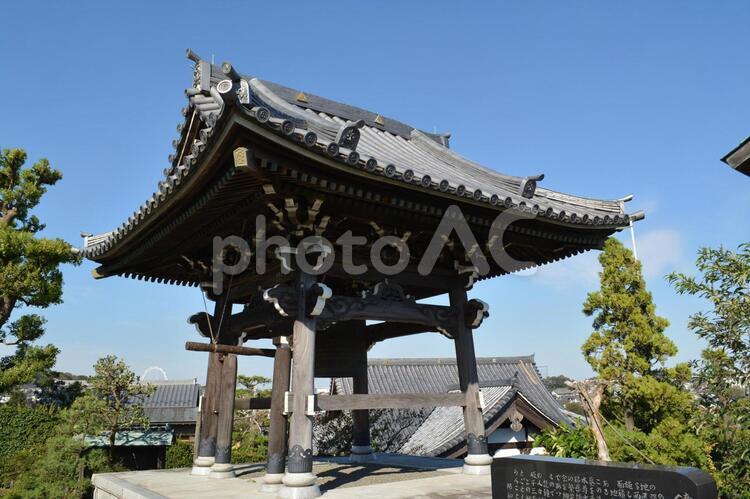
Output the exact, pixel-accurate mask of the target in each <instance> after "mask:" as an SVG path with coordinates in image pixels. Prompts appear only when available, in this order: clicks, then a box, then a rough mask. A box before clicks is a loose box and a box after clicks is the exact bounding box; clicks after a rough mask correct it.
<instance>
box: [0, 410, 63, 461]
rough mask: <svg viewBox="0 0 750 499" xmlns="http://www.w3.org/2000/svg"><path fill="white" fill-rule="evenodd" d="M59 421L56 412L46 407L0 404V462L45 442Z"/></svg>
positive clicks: (53, 432)
mask: <svg viewBox="0 0 750 499" xmlns="http://www.w3.org/2000/svg"><path fill="white" fill-rule="evenodd" d="M59 422H60V420H59V417H58V416H57V414H56V413H55V412H54V411H53V410H51V409H48V408H46V407H45V408H42V407H37V408H31V407H22V406H5V405H3V406H0V462H7V461H8V460H9V459H10V458H11V457H12V456H14V455H15V454H16V453H18V452H20V451H22V450H24V449H28V448H30V447H32V446H34V445H36V444H43V443H44V442H46V441H47V439H48V438H49V437H51V436H52V435H54V434H55V427H56V426H57V424H58V423H59Z"/></svg>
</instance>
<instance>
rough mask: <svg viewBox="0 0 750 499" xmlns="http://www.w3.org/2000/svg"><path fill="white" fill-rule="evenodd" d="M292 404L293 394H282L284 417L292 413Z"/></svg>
mask: <svg viewBox="0 0 750 499" xmlns="http://www.w3.org/2000/svg"><path fill="white" fill-rule="evenodd" d="M293 403H294V394H293V393H292V392H284V411H283V414H284V416H288V415H289V414H291V413H292V404H293Z"/></svg>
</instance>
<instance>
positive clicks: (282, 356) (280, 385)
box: [261, 336, 292, 492]
mask: <svg viewBox="0 0 750 499" xmlns="http://www.w3.org/2000/svg"><path fill="white" fill-rule="evenodd" d="M273 343H274V345H276V354H275V355H274V358H273V385H272V387H271V410H270V415H269V416H270V417H269V419H270V427H269V430H268V458H267V460H266V474H265V476H264V477H263V482H264V485H263V488H262V489H261V490H262V491H263V492H273V491H275V490H278V489H279V488H280V486H281V483H282V480H283V478H284V468H285V466H286V437H287V431H286V417H285V416H284V396H285V393H286V392H287V391H289V376H290V368H291V363H292V350H291V349H290V348H289V342H288V341H287V338H286V337H284V336H279V337H277V338H274V339H273Z"/></svg>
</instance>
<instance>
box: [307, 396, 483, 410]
mask: <svg viewBox="0 0 750 499" xmlns="http://www.w3.org/2000/svg"><path fill="white" fill-rule="evenodd" d="M295 398H296V397H295ZM475 404H476V402H475ZM465 405H467V397H466V395H464V394H463V393H394V394H370V395H363V394H353V395H318V396H317V397H316V409H317V410H321V411H343V410H360V409H411V408H414V407H462V406H465Z"/></svg>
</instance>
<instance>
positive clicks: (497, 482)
mask: <svg viewBox="0 0 750 499" xmlns="http://www.w3.org/2000/svg"><path fill="white" fill-rule="evenodd" d="M492 497H493V498H494V499H557V498H559V499H716V497H717V491H716V483H715V482H714V480H713V478H712V477H711V476H710V475H709V474H708V473H705V472H703V471H701V470H698V469H696V468H686V467H675V466H653V465H641V464H632V463H612V462H610V463H603V462H598V461H588V460H583V459H564V458H554V457H543V456H513V457H504V458H496V459H495V460H494V461H493V463H492Z"/></svg>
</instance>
